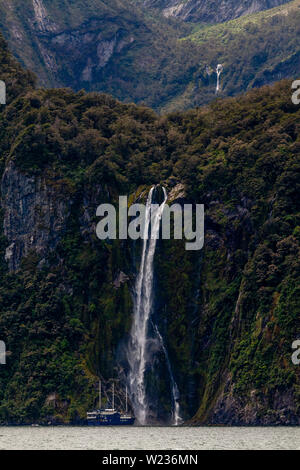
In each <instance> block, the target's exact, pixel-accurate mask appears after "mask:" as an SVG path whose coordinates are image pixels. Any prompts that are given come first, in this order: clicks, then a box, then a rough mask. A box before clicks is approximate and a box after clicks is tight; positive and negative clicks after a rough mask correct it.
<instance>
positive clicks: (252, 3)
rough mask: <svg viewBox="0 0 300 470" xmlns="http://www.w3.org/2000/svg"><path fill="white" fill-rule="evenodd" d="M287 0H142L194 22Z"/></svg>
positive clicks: (218, 19) (225, 17)
mask: <svg viewBox="0 0 300 470" xmlns="http://www.w3.org/2000/svg"><path fill="white" fill-rule="evenodd" d="M288 1H289V0H247V1H236V0H214V1H211V0H187V1H182V0H144V4H145V5H146V6H148V7H152V8H159V9H161V10H162V13H163V14H164V15H165V16H167V17H168V16H174V17H177V18H181V19H183V20H184V21H192V22H194V23H197V22H201V23H222V22H224V21H229V20H233V19H234V18H239V17H240V16H244V15H250V14H252V13H257V12H258V11H262V10H267V9H269V8H274V7H277V6H278V5H282V4H284V3H288Z"/></svg>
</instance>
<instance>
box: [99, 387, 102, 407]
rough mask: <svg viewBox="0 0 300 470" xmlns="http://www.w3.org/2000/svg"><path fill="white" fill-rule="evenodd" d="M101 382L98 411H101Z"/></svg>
mask: <svg viewBox="0 0 300 470" xmlns="http://www.w3.org/2000/svg"><path fill="white" fill-rule="evenodd" d="M101 405H102V403H101V380H99V410H101Z"/></svg>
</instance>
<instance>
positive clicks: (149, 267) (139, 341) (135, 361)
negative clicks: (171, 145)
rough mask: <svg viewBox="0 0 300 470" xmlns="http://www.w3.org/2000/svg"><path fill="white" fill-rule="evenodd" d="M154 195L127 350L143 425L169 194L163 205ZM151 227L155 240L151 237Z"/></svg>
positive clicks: (131, 385)
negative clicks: (156, 272)
mask: <svg viewBox="0 0 300 470" xmlns="http://www.w3.org/2000/svg"><path fill="white" fill-rule="evenodd" d="M153 192H154V187H152V188H151V190H150V192H149V195H148V199H147V204H146V211H145V224H144V233H143V249H142V257H141V263H140V269H139V273H138V276H137V280H136V285H135V296H134V311H133V325H132V329H131V335H130V341H129V346H128V351H127V358H128V364H129V374H128V386H129V393H130V398H131V403H132V406H133V409H134V413H135V416H136V418H137V420H138V422H139V423H140V424H142V425H144V424H146V423H147V416H148V410H149V404H148V400H147V394H146V388H145V381H144V378H145V371H146V366H147V359H148V358H147V353H148V351H147V339H148V326H149V319H150V315H151V311H152V306H153V261H154V254H155V249H156V244H157V239H158V236H159V229H160V221H161V217H162V213H163V209H164V206H165V204H166V202H167V199H168V196H167V192H166V190H165V188H163V192H164V201H163V203H162V204H161V205H160V206H158V205H152V199H153ZM150 225H151V237H150V238H149V230H150Z"/></svg>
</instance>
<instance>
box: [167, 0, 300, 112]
mask: <svg viewBox="0 0 300 470" xmlns="http://www.w3.org/2000/svg"><path fill="white" fill-rule="evenodd" d="M299 25H300V1H299V0H296V1H293V2H290V3H288V4H286V5H283V6H280V7H277V8H274V9H272V10H268V11H265V12H261V13H257V14H254V15H250V16H247V17H243V18H239V19H237V20H233V21H229V22H227V23H224V24H220V25H214V26H202V27H198V28H196V31H195V32H194V33H193V34H191V35H190V36H188V38H187V39H188V40H192V41H193V42H195V43H196V44H197V45H198V47H199V49H200V51H201V53H200V63H201V64H203V65H201V66H200V67H199V75H198V81H196V80H194V81H191V82H190V83H189V85H188V86H187V88H186V90H185V92H184V93H183V94H182V95H180V94H179V95H178V97H177V98H176V99H173V100H172V101H171V102H170V103H169V105H168V106H166V107H165V108H164V109H165V110H174V109H184V108H186V107H187V106H188V105H189V106H191V105H192V106H196V105H198V104H199V103H206V102H209V101H211V100H213V99H214V97H215V89H216V73H215V67H216V65H217V64H219V63H221V64H222V65H223V72H222V75H221V93H220V96H228V95H229V96H232V95H236V94H238V93H241V92H243V91H246V90H247V89H250V88H253V87H259V86H262V85H264V84H268V83H274V82H276V81H278V80H281V79H282V78H288V77H292V78H294V79H296V78H297V77H299V74H300V29H299Z"/></svg>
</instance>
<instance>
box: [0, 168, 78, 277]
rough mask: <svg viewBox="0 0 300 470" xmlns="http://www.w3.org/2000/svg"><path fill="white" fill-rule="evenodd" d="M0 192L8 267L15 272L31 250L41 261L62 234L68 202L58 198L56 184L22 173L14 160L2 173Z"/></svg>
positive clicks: (52, 248)
mask: <svg viewBox="0 0 300 470" xmlns="http://www.w3.org/2000/svg"><path fill="white" fill-rule="evenodd" d="M1 191H2V207H3V209H4V223H3V229H4V235H5V236H6V238H7V240H8V243H9V246H8V247H7V249H6V253H5V259H6V261H7V263H8V266H9V270H10V271H16V270H17V269H18V268H19V267H20V262H21V259H22V257H23V256H26V255H28V254H29V253H30V252H35V253H36V254H38V256H39V258H40V262H42V261H43V257H44V256H46V255H47V253H48V252H49V251H51V250H54V249H55V247H56V245H57V243H58V241H59V239H60V237H61V234H62V233H63V230H64V228H65V226H66V219H67V216H68V206H69V205H70V201H69V202H68V204H67V202H66V201H64V200H63V199H61V198H59V197H57V192H56V189H55V187H54V186H51V184H49V183H47V182H46V180H45V179H43V178H40V177H39V178H36V177H34V176H28V175H25V174H23V173H21V172H20V171H19V170H18V169H17V168H16V167H15V165H14V164H13V162H10V163H9V164H8V166H7V168H6V170H5V172H4V174H3V178H2V187H1Z"/></svg>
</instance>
